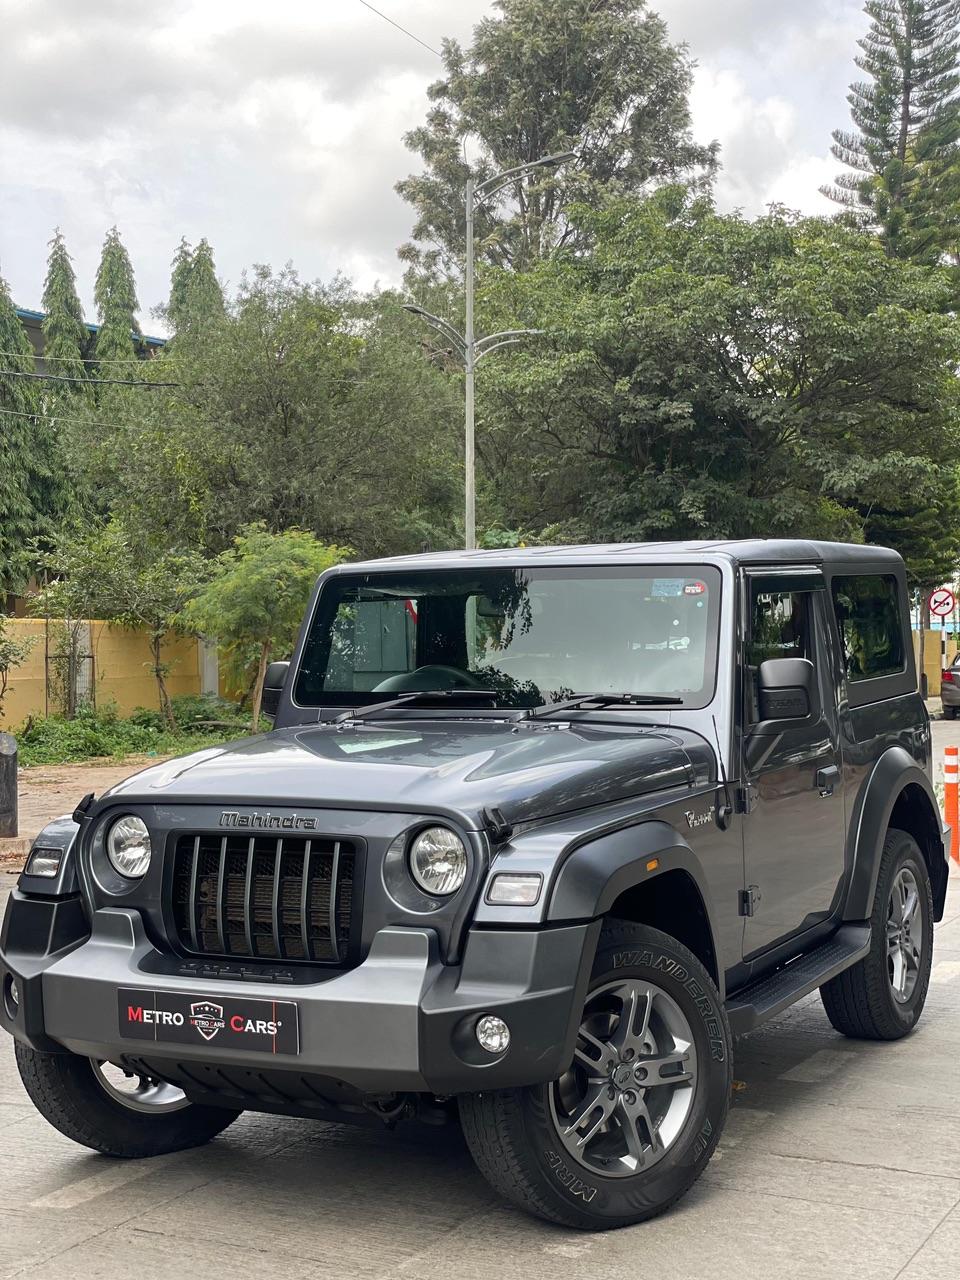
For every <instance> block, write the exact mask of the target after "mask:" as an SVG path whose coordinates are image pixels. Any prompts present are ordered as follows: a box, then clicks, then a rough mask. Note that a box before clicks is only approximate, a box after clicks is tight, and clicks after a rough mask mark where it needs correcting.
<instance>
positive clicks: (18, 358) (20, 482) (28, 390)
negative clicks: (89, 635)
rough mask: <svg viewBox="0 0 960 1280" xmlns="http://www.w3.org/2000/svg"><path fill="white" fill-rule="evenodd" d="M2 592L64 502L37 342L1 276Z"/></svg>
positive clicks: (24, 569) (16, 583) (19, 582)
mask: <svg viewBox="0 0 960 1280" xmlns="http://www.w3.org/2000/svg"><path fill="white" fill-rule="evenodd" d="M0 351H5V352H8V353H9V354H7V355H5V356H4V357H3V363H2V367H0V597H2V596H3V595H5V594H6V593H8V592H11V591H15V590H18V589H20V588H21V587H22V586H23V585H24V583H25V581H26V579H27V577H28V575H29V570H30V564H29V550H28V549H29V547H30V544H31V542H33V541H34V540H35V539H36V538H40V537H42V536H43V535H44V534H45V533H46V531H47V530H48V528H49V527H50V522H51V521H52V520H53V519H54V518H56V516H57V515H58V514H59V513H60V512H61V511H62V509H63V505H64V501H65V498H64V492H65V491H64V482H63V466H62V463H61V461H60V457H59V449H58V443H57V439H56V436H55V435H54V433H53V431H52V430H51V428H50V427H49V424H48V423H47V422H46V421H45V420H44V419H43V417H42V414H41V408H42V406H41V401H40V392H39V389H38V388H39V384H38V383H37V382H36V381H34V380H33V378H32V377H30V376H29V375H32V374H33V373H34V372H35V371H36V370H35V367H34V361H33V354H34V353H33V347H32V346H31V345H30V340H29V339H28V338H27V335H26V333H25V332H24V329H23V326H22V325H21V323H20V321H19V319H18V318H17V313H16V310H15V309H14V306H13V302H12V301H11V298H10V293H9V290H8V288H7V285H6V282H5V281H4V280H2V279H0Z"/></svg>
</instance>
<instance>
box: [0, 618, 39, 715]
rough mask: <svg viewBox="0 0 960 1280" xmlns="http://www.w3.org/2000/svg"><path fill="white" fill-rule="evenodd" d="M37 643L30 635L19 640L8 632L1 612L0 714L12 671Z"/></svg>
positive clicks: (24, 660)
mask: <svg viewBox="0 0 960 1280" xmlns="http://www.w3.org/2000/svg"><path fill="white" fill-rule="evenodd" d="M35 643H36V641H35V640H34V639H32V638H30V637H27V638H26V639H23V640H17V639H16V637H14V636H12V635H10V634H8V632H7V620H6V618H5V617H4V615H3V614H2V613H0V716H2V715H3V700H4V698H5V697H6V696H7V690H8V689H9V687H10V672H11V671H13V670H14V669H15V668H16V667H19V666H21V665H22V663H24V662H26V660H27V658H28V657H29V656H30V650H31V649H32V648H33V646H34V644H35Z"/></svg>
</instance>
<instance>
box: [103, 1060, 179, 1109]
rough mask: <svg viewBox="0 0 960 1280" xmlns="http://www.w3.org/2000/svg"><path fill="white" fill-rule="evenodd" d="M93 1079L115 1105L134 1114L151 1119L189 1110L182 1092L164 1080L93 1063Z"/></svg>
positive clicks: (104, 1063) (111, 1064) (105, 1063)
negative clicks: (135, 1112)
mask: <svg viewBox="0 0 960 1280" xmlns="http://www.w3.org/2000/svg"><path fill="white" fill-rule="evenodd" d="M90 1065H91V1066H92V1067H93V1075H94V1078H95V1079H96V1081H97V1083H98V1084H99V1085H100V1087H101V1089H103V1091H104V1093H106V1094H107V1095H108V1096H109V1097H110V1098H112V1099H113V1100H114V1102H119V1103H120V1105H121V1106H122V1107H127V1108H129V1109H130V1110H131V1111H142V1112H146V1113H147V1114H148V1115H157V1114H159V1113H161V1112H170V1111H180V1110H182V1109H183V1108H184V1107H189V1105H190V1102H189V1099H188V1098H187V1096H186V1094H185V1093H184V1092H183V1090H182V1089H178V1088H177V1087H176V1085H173V1084H167V1082H166V1081H165V1080H154V1079H151V1077H149V1076H143V1075H138V1074H137V1073H136V1072H134V1071H130V1070H128V1069H127V1068H124V1067H118V1066H116V1065H115V1064H114V1063H112V1062H99V1061H97V1059H95V1058H91V1059H90Z"/></svg>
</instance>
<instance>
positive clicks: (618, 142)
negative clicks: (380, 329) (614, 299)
mask: <svg viewBox="0 0 960 1280" xmlns="http://www.w3.org/2000/svg"><path fill="white" fill-rule="evenodd" d="M496 8H497V9H498V10H499V15H498V16H496V17H489V18H485V19H484V20H483V21H481V22H480V23H479V25H478V26H477V27H476V29H475V31H474V39H473V44H472V45H471V47H470V48H469V49H467V50H466V51H464V50H463V49H462V48H461V46H460V45H459V44H458V43H457V41H455V40H446V41H444V45H443V61H444V66H445V68H446V76H445V77H444V78H443V79H441V80H438V81H436V82H435V83H434V84H432V85H431V86H430V89H429V96H430V99H431V101H432V102H433V104H434V105H433V107H432V108H431V110H430V112H429V114H428V116H427V120H426V123H425V124H424V125H422V126H420V127H419V128H417V129H414V130H413V131H412V132H410V133H408V134H407V135H406V138H405V142H406V144H407V146H408V147H409V148H410V150H411V151H414V152H415V153H416V154H417V155H419V156H420V157H421V158H422V160H423V161H424V164H425V166H426V171H425V172H424V173H423V174H420V175H417V176H413V177H410V178H406V179H404V180H403V181H402V182H399V183H398V184H397V190H398V192H399V193H400V194H401V195H402V196H403V198H404V199H405V200H407V201H409V203H410V204H412V205H413V207H414V209H415V210H416V215H417V220H416V223H415V226H414V229H413V238H414V241H416V242H417V243H416V244H408V245H404V246H403V248H402V249H401V251H400V256H401V258H403V259H404V260H406V261H408V262H410V263H413V264H414V265H416V266H417V267H420V268H422V269H425V270H426V271H428V272H433V271H435V270H436V269H440V270H442V271H451V270H453V269H454V267H455V266H456V265H457V264H458V263H459V262H460V260H461V259H462V255H463V246H464V225H463V212H462V209H463V188H464V183H465V181H466V178H467V175H468V172H469V170H468V165H467V162H466V159H465V152H466V150H470V151H472V150H474V149H476V150H477V152H478V154H477V157H476V160H475V163H474V164H473V170H474V172H475V174H476V176H477V178H478V179H479V180H483V179H484V178H486V177H489V176H490V175H491V174H493V173H495V172H497V171H498V170H503V169H509V168H512V167H514V166H515V165H519V164H522V163H524V162H526V161H530V160H535V159H538V158H539V157H541V156H543V155H547V154H551V153H556V152H560V151H564V150H568V149H569V148H571V147H576V149H577V151H578V155H579V160H578V162H577V164H576V165H575V166H572V167H570V168H568V169H565V170H561V171H556V172H555V171H552V170H549V171H548V170H542V171H535V172H534V173H532V174H530V175H528V176H527V177H525V178H522V179H520V180H518V181H517V182H516V183H515V184H513V185H512V186H511V187H510V189H509V195H508V194H507V193H505V194H504V196H503V197H501V204H499V205H498V204H493V205H485V206H483V207H481V209H480V210H479V211H478V220H477V233H478V243H479V244H480V245H481V252H482V254H483V256H484V257H485V258H486V259H487V260H488V261H490V262H492V263H495V264H496V265H499V266H507V265H510V266H513V267H515V268H518V269H522V268H526V267H530V266H532V265H533V264H534V263H535V262H536V261H537V260H538V259H539V258H541V257H542V256H543V255H544V254H545V253H546V252H548V251H549V250H550V249H551V248H552V247H553V246H555V245H560V246H564V245H570V244H572V243H575V242H576V240H577V239H578V237H579V236H580V235H581V234H582V227H579V226H574V225H572V224H571V223H570V222H569V221H568V219H567V217H566V215H565V212H564V209H565V206H566V204H567V203H568V201H569V200H570V198H571V197H572V196H574V195H576V196H578V197H580V198H582V199H587V200H590V201H592V202H597V201H599V200H600V199H601V198H602V197H604V196H605V195H608V194H611V193H617V194H623V193H635V192H640V191H642V190H644V189H646V188H647V187H648V186H649V185H651V184H653V183H660V182H663V181H671V180H677V179H679V178H681V177H682V178H699V179H700V180H709V178H710V177H711V175H712V174H713V171H714V169H715V167H716V146H715V145H714V146H708V147H703V146H698V145H697V144H696V143H694V142H693V140H692V138H691V134H690V112H689V105H688V94H689V90H690V85H691V79H692V64H691V62H690V59H689V57H688V56H687V52H686V49H685V47H684V46H682V45H681V46H676V45H672V44H671V43H670V41H669V39H668V37H667V28H666V24H665V23H664V22H663V20H662V19H661V18H660V17H658V16H657V15H656V14H654V13H651V12H650V11H649V10H648V9H647V6H646V3H645V2H644V0H603V2H602V3H597V0H497V2H496ZM503 202H505V207H504V203H503Z"/></svg>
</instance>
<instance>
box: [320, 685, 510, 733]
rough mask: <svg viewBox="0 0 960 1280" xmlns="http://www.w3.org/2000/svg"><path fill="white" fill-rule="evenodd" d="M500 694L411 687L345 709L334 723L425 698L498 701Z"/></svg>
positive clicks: (452, 700) (493, 691)
mask: <svg viewBox="0 0 960 1280" xmlns="http://www.w3.org/2000/svg"><path fill="white" fill-rule="evenodd" d="M499 696H500V695H499V694H498V693H497V691H496V689H411V690H410V692H409V693H399V694H397V696H396V697H395V698H388V699H387V700H386V702H371V703H369V704H368V705H367V706H365V707H353V708H351V710H349V711H344V712H343V714H342V715H339V716H337V717H336V719H335V720H334V724H342V723H343V722H344V720H362V719H363V718H364V717H365V716H371V715H374V714H375V713H376V712H377V711H389V710H390V709H391V708H393V707H409V706H416V704H417V703H418V702H421V701H423V700H424V699H427V700H428V701H440V702H459V701H461V700H462V701H471V702H475V701H476V700H477V699H478V698H479V699H480V701H481V702H484V701H491V700H492V701H494V702H496V700H497V698H499Z"/></svg>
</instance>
